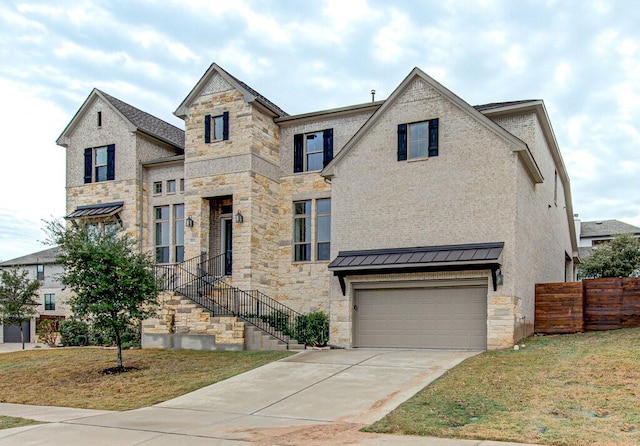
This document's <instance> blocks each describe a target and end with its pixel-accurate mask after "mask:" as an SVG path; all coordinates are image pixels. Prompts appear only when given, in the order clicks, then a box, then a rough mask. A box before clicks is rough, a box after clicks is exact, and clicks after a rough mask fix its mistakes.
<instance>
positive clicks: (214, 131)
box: [204, 112, 229, 143]
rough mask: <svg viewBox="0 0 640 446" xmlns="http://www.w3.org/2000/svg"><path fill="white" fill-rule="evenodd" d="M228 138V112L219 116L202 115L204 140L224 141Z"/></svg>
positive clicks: (207, 141) (208, 141)
mask: <svg viewBox="0 0 640 446" xmlns="http://www.w3.org/2000/svg"><path fill="white" fill-rule="evenodd" d="M228 139H229V112H224V113H223V114H222V115H220V116H211V115H206V116H205V117H204V142H206V143H210V142H211V141H226V140H228Z"/></svg>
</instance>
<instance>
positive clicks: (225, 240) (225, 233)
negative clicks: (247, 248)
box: [220, 217, 233, 276]
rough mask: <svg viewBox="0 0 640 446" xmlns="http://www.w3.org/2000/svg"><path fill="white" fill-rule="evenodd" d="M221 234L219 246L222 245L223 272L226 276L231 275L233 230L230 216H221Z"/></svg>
mask: <svg viewBox="0 0 640 446" xmlns="http://www.w3.org/2000/svg"><path fill="white" fill-rule="evenodd" d="M221 226H222V236H221V241H222V243H220V246H221V247H222V252H221V254H225V256H224V274H225V275H226V276H230V275H231V263H232V258H231V253H232V250H233V245H232V239H233V237H232V231H233V219H231V218H227V217H225V218H222V225H221Z"/></svg>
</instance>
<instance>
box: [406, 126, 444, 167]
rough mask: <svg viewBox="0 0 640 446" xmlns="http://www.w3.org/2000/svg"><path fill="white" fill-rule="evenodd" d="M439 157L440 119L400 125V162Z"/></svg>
mask: <svg viewBox="0 0 640 446" xmlns="http://www.w3.org/2000/svg"><path fill="white" fill-rule="evenodd" d="M433 156H438V119H437V118H436V119H430V120H429V121H422V122H414V123H411V124H399V125H398V161H405V160H407V159H420V158H428V157H433Z"/></svg>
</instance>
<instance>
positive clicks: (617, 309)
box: [534, 277, 640, 334]
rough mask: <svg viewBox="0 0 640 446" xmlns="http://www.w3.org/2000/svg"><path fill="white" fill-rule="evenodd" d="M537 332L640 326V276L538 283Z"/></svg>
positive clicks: (535, 326)
mask: <svg viewBox="0 0 640 446" xmlns="http://www.w3.org/2000/svg"><path fill="white" fill-rule="evenodd" d="M535 317H536V318H535V325H534V331H535V332H536V333H545V334H552V333H577V332H582V331H591V330H613V329H616V328H623V327H640V278H629V277H621V278H616V277H611V278H604V279H585V280H583V281H582V282H563V283H541V284H536V311H535Z"/></svg>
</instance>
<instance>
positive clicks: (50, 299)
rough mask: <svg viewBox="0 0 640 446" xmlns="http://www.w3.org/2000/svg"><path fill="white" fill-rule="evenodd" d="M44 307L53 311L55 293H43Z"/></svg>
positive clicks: (54, 307)
mask: <svg viewBox="0 0 640 446" xmlns="http://www.w3.org/2000/svg"><path fill="white" fill-rule="evenodd" d="M44 309H45V310H47V311H53V310H55V309H56V295H55V294H53V293H51V294H45V295H44Z"/></svg>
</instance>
